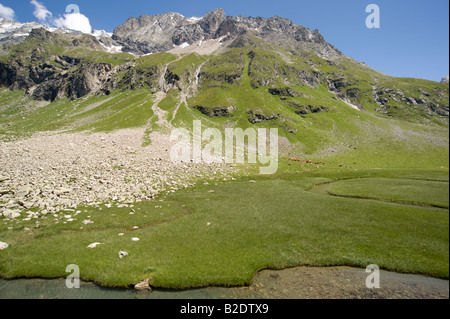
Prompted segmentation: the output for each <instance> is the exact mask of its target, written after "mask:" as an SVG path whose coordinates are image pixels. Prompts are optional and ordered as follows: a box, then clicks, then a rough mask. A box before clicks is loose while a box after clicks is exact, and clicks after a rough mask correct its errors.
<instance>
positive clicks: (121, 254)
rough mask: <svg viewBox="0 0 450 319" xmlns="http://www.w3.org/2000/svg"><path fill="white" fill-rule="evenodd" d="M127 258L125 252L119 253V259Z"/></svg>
mask: <svg viewBox="0 0 450 319" xmlns="http://www.w3.org/2000/svg"><path fill="white" fill-rule="evenodd" d="M126 256H128V253H127V252H126V251H119V258H120V259H122V258H123V257H126Z"/></svg>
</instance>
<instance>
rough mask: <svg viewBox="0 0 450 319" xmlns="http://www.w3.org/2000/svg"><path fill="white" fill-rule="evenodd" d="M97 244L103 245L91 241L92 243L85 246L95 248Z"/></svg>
mask: <svg viewBox="0 0 450 319" xmlns="http://www.w3.org/2000/svg"><path fill="white" fill-rule="evenodd" d="M98 245H104V244H103V243H93V244H90V245H89V246H87V248H95V247H97V246H98Z"/></svg>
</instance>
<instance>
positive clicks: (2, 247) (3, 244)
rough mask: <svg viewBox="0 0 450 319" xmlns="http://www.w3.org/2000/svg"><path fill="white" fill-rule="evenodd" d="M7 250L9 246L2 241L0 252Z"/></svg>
mask: <svg viewBox="0 0 450 319" xmlns="http://www.w3.org/2000/svg"><path fill="white" fill-rule="evenodd" d="M6 248H8V244H7V243H4V242H2V241H0V250H4V249H6Z"/></svg>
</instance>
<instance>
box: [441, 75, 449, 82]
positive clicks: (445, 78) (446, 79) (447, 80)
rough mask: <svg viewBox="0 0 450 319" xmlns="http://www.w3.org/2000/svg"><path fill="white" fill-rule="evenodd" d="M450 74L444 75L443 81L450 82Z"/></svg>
mask: <svg viewBox="0 0 450 319" xmlns="http://www.w3.org/2000/svg"><path fill="white" fill-rule="evenodd" d="M449 81H450V80H449V76H448V75H446V76H444V77H443V78H442V80H441V83H449Z"/></svg>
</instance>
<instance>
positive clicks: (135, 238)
mask: <svg viewBox="0 0 450 319" xmlns="http://www.w3.org/2000/svg"><path fill="white" fill-rule="evenodd" d="M131 240H132V241H139V238H137V237H133V238H131Z"/></svg>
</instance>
